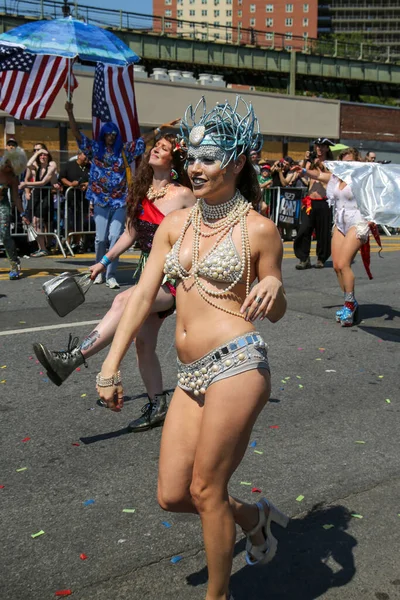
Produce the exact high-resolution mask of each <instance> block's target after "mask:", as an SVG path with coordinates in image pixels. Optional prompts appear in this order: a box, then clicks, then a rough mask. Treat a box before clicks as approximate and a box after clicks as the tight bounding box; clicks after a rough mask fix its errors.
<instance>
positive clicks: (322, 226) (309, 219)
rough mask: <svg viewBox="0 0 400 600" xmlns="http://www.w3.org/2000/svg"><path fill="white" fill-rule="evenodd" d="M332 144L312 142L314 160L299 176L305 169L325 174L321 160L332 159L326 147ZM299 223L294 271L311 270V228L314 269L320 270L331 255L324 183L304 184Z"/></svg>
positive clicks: (329, 215)
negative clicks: (296, 261)
mask: <svg viewBox="0 0 400 600" xmlns="http://www.w3.org/2000/svg"><path fill="white" fill-rule="evenodd" d="M333 145H334V144H333V142H331V141H330V140H328V139H327V138H322V137H320V138H318V139H317V140H315V142H314V148H315V158H313V160H312V161H310V162H308V163H307V165H306V167H304V168H303V169H302V172H301V174H302V175H307V172H306V171H307V170H309V169H311V170H315V169H316V170H318V171H320V172H321V173H325V172H326V171H327V169H326V167H325V166H324V160H333V156H332V152H331V150H330V146H333ZM302 202H303V213H302V220H301V225H300V228H299V231H298V233H297V236H296V238H295V240H294V253H295V255H296V256H297V258H298V259H299V260H300V262H299V264H297V265H296V269H298V270H301V271H302V270H304V269H311V261H310V250H311V237H312V234H313V231H314V229H315V234H316V238H317V262H316V264H315V267H316V268H317V269H323V267H324V265H325V262H326V261H327V260H328V258H329V256H330V255H331V228H332V211H331V209H330V207H329V204H328V202H327V197H326V183H325V182H324V181H319V180H315V179H313V180H312V181H310V183H309V184H308V195H307V196H305V198H303V201H302Z"/></svg>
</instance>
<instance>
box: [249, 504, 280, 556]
mask: <svg viewBox="0 0 400 600" xmlns="http://www.w3.org/2000/svg"><path fill="white" fill-rule="evenodd" d="M256 506H257V508H258V511H259V518H258V523H257V525H256V526H255V527H254V528H253V529H252V530H251V531H244V530H243V533H244V534H245V536H246V537H247V542H246V562H247V564H248V565H250V566H251V567H253V566H255V565H266V564H267V563H269V562H270V561H271V560H272V559H273V558H274V556H275V554H276V550H277V547H278V540H277V539H276V538H275V537H274V536H273V535H272V532H271V522H272V521H273V522H274V523H277V524H278V525H280V526H281V527H284V528H286V527H287V525H288V523H289V517H287V516H286V515H284V514H283V513H282V512H281V511H280V510H278V509H277V508H276V506H274V505H273V504H271V502H268V500H267V499H266V498H262V499H261V500H260V502H257V503H256ZM266 508H269V514H268V518H267V517H266V516H265V509H266ZM260 529H261V530H262V532H263V534H264V537H265V542H264V543H263V544H261V545H260V546H254V545H253V544H252V542H251V539H250V537H251V536H253V535H255V534H256V533H257V532H259V531H260Z"/></svg>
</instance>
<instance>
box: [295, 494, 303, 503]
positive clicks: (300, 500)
mask: <svg viewBox="0 0 400 600" xmlns="http://www.w3.org/2000/svg"><path fill="white" fill-rule="evenodd" d="M303 500H304V496H302V495H300V496H297V498H296V502H303Z"/></svg>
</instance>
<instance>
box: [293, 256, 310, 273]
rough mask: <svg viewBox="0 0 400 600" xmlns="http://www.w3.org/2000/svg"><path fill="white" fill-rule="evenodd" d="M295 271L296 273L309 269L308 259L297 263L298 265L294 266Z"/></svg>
mask: <svg viewBox="0 0 400 600" xmlns="http://www.w3.org/2000/svg"><path fill="white" fill-rule="evenodd" d="M296 269H297V270H298V271H304V269H311V262H310V259H309V258H307V260H302V261H300V262H299V264H298V265H296Z"/></svg>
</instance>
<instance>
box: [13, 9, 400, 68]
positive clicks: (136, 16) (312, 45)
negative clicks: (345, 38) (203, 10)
mask: <svg viewBox="0 0 400 600" xmlns="http://www.w3.org/2000/svg"><path fill="white" fill-rule="evenodd" d="M166 8H167V10H168V6H166ZM3 10H4V13H3V14H4V15H9V16H14V17H29V18H38V19H40V18H42V19H46V18H58V17H62V16H63V15H65V11H66V5H65V4H64V3H63V2H60V1H57V0H40V2H38V1H37V0H3ZM67 10H68V11H70V13H71V14H72V16H74V17H75V18H78V19H82V20H84V21H86V22H87V23H92V24H94V25H98V26H102V27H106V28H110V29H112V30H119V31H121V32H123V31H139V32H145V33H148V34H149V35H162V36H168V37H175V38H176V37H178V38H182V39H189V40H190V39H192V40H202V41H206V42H217V43H226V44H235V45H249V46H253V47H259V48H268V49H274V50H287V51H290V50H296V51H299V52H304V53H308V54H316V55H323V56H331V57H338V58H348V59H353V60H368V61H373V62H388V63H389V62H393V63H394V62H400V53H398V54H396V55H395V54H393V49H392V50H391V49H390V46H385V45H382V46H379V45H372V44H366V43H360V44H358V43H352V42H342V41H338V40H337V39H335V40H332V39H329V38H324V37H322V38H319V39H315V38H305V37H302V36H294V35H293V36H292V35H291V34H290V33H286V34H282V33H274V32H272V31H260V30H257V29H253V28H242V27H229V26H225V25H214V24H212V23H209V22H207V23H206V22H198V21H186V20H183V19H177V18H172V17H169V16H157V15H147V14H141V13H136V12H130V11H125V10H115V9H110V8H98V7H95V6H87V5H84V4H78V3H77V2H74V3H73V4H72V3H70V4H67Z"/></svg>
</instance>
